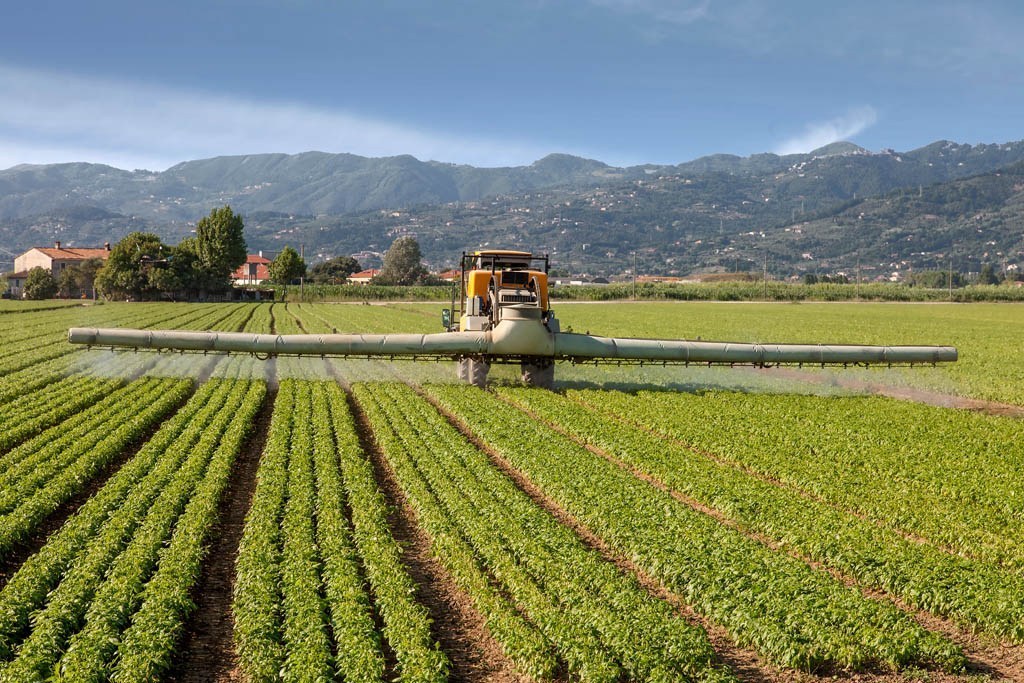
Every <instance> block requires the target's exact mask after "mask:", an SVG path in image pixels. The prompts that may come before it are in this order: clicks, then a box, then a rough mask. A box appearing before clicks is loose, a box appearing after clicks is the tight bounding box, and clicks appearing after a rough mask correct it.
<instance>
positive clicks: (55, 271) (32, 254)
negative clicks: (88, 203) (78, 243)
mask: <svg viewBox="0 0 1024 683" xmlns="http://www.w3.org/2000/svg"><path fill="white" fill-rule="evenodd" d="M109 257H110V242H107V243H106V244H104V245H103V247H101V248H78V247H63V246H61V243H60V242H59V241H58V242H54V244H53V247H32V248H31V249H29V250H28V251H26V252H25V253H24V254H22V255H21V256H18V257H17V258H15V259H14V272H13V273H11V274H10V275H8V276H7V286H8V288H9V290H10V292H11V296H13V297H14V298H16V299H20V298H21V297H22V295H23V294H24V291H25V279H26V278H27V277H28V272H29V271H30V270H32V269H33V268H43V269H45V270H48V271H50V274H51V275H53V277H54V278H59V277H60V274H61V272H62V271H63V270H64V269H66V268H68V267H70V266H79V265H81V264H82V262H84V261H87V260H89V259H101V260H103V261H106V260H107V258H109ZM87 295H88V296H91V295H92V293H91V292H87Z"/></svg>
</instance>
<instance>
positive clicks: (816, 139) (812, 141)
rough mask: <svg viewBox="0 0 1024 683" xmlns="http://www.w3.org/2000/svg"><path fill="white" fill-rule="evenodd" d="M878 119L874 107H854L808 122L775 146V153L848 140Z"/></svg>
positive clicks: (794, 151) (792, 152) (813, 147)
mask: <svg viewBox="0 0 1024 683" xmlns="http://www.w3.org/2000/svg"><path fill="white" fill-rule="evenodd" d="M876 121H878V112H876V111H875V109H874V107H870V106H864V107H856V108H854V109H851V110H850V111H848V112H846V113H845V114H843V115H842V116H837V117H835V118H833V119H829V120H828V121H821V122H817V123H810V124H808V125H807V126H806V127H805V128H804V131H803V132H802V133H800V134H799V135H795V136H793V137H791V138H789V139H787V140H785V141H783V142H782V143H780V144H779V145H777V146H776V148H775V153H776V154H801V153H805V152H810V151H811V150H814V149H817V148H819V147H824V146H825V145H827V144H830V143H833V142H838V141H840V140H849V139H850V138H852V137H853V136H855V135H857V134H858V133H860V132H861V131H863V130H865V129H866V128H868V127H869V126H871V125H873V124H874V123H875V122H876Z"/></svg>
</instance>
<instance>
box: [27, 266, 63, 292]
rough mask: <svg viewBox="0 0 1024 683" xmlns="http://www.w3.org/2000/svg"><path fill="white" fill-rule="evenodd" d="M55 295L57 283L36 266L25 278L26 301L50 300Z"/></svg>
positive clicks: (45, 271)
mask: <svg viewBox="0 0 1024 683" xmlns="http://www.w3.org/2000/svg"><path fill="white" fill-rule="evenodd" d="M56 294H57V281H56V280H55V279H53V275H51V274H50V271H48V270H46V269H45V268H40V267H39V266H36V267H35V268H33V269H32V270H30V271H28V277H26V278H25V298H26V299H34V300H39V299H52V298H53V297H54V296H55V295H56Z"/></svg>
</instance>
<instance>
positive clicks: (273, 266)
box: [267, 247, 306, 285]
mask: <svg viewBox="0 0 1024 683" xmlns="http://www.w3.org/2000/svg"><path fill="white" fill-rule="evenodd" d="M267 270H269V271H270V281H271V282H276V283H277V284H281V285H287V284H290V283H291V282H292V281H293V280H298V279H299V278H300V277H303V276H305V274H306V262H305V261H303V260H302V257H301V256H299V252H297V251H295V250H294V249H292V248H291V247H285V248H284V249H282V250H281V253H280V254H278V255H277V258H275V259H274V260H273V261H271V262H270V266H269V267H268V268H267Z"/></svg>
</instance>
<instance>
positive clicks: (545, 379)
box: [520, 363, 555, 389]
mask: <svg viewBox="0 0 1024 683" xmlns="http://www.w3.org/2000/svg"><path fill="white" fill-rule="evenodd" d="M520 367H521V368H522V371H523V383H524V384H526V385H528V386H531V387H540V388H541V389H554V388H555V364H554V363H543V364H542V363H523V364H522V365H521V366H520Z"/></svg>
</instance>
